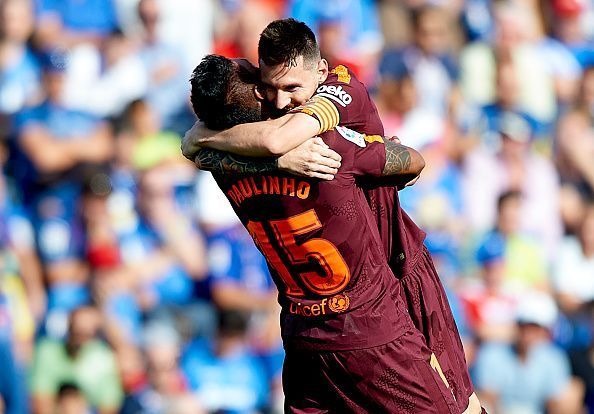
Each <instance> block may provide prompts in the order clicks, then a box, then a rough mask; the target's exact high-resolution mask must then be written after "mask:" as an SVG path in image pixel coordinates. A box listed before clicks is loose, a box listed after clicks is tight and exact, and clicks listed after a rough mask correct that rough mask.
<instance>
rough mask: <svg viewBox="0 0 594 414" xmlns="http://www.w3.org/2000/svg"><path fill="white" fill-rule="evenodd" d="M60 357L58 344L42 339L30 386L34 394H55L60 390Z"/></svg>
mask: <svg viewBox="0 0 594 414" xmlns="http://www.w3.org/2000/svg"><path fill="white" fill-rule="evenodd" d="M60 361H62V359H61V358H60V355H59V352H58V349H57V346H56V344H54V343H52V342H49V341H46V340H42V341H40V342H39V343H38V345H37V349H36V350H35V356H34V358H33V366H32V369H31V379H30V388H31V392H32V393H33V394H38V395H39V394H41V395H53V394H55V393H56V392H57V391H58V387H59V385H60V384H59V383H60V378H58V377H57V376H58V375H59V374H58V372H59V369H58V366H57V364H60Z"/></svg>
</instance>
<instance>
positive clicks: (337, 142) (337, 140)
mask: <svg viewBox="0 0 594 414" xmlns="http://www.w3.org/2000/svg"><path fill="white" fill-rule="evenodd" d="M322 138H323V139H324V141H325V142H326V144H327V145H328V146H330V148H332V149H333V150H334V151H336V152H338V153H339V154H341V155H343V154H344V153H346V152H350V151H356V150H360V149H363V148H367V147H368V146H370V145H376V144H378V143H379V144H384V138H383V137H382V136H380V135H367V134H362V133H360V132H357V131H355V130H352V129H350V128H347V127H344V126H341V125H338V126H336V127H335V128H334V129H333V130H331V131H328V132H327V133H325V134H324V135H323V136H322Z"/></svg>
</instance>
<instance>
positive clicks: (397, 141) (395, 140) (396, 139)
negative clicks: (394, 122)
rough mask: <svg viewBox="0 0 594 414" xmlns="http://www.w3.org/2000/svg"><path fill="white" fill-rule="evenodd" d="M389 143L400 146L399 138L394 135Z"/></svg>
mask: <svg viewBox="0 0 594 414" xmlns="http://www.w3.org/2000/svg"><path fill="white" fill-rule="evenodd" d="M390 141H392V142H395V143H397V144H400V138H398V137H397V136H396V135H394V136H392V137H390Z"/></svg>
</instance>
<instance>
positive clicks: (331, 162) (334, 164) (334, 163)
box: [312, 153, 340, 168]
mask: <svg viewBox="0 0 594 414" xmlns="http://www.w3.org/2000/svg"><path fill="white" fill-rule="evenodd" d="M312 162H313V163H315V164H320V165H325V166H328V167H331V168H340V161H338V160H336V159H334V158H330V157H326V156H324V155H323V154H322V153H319V154H314V155H313V160H312Z"/></svg>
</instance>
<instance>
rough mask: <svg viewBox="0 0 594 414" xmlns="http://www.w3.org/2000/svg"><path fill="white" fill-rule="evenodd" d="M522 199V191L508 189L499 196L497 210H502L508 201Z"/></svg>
mask: <svg viewBox="0 0 594 414" xmlns="http://www.w3.org/2000/svg"><path fill="white" fill-rule="evenodd" d="M521 200H522V192H521V191H518V190H507V191H504V192H503V193H501V194H500V195H499V197H497V211H501V209H502V208H503V206H504V205H505V204H506V203H507V202H508V201H521Z"/></svg>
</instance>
